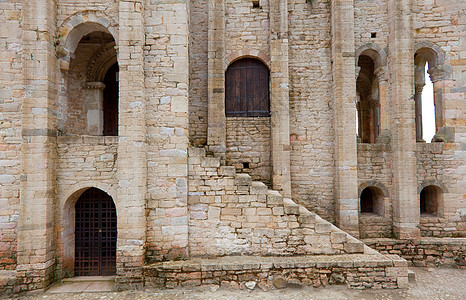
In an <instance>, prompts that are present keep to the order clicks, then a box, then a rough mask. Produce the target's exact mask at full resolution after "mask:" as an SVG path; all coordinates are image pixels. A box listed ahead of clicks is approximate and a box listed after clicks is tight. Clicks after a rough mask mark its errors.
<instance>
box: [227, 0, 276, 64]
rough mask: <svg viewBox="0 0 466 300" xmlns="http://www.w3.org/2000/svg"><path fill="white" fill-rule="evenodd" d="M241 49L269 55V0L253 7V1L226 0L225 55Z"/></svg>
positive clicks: (263, 0) (264, 0)
mask: <svg viewBox="0 0 466 300" xmlns="http://www.w3.org/2000/svg"><path fill="white" fill-rule="evenodd" d="M240 50H259V51H261V52H263V53H265V55H267V56H270V55H269V52H270V51H269V0H262V1H260V8H253V7H252V1H244V0H226V1H225V52H226V53H225V56H228V55H230V54H232V53H234V52H236V51H240Z"/></svg>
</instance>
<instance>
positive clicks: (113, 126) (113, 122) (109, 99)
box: [103, 64, 119, 135]
mask: <svg viewBox="0 0 466 300" xmlns="http://www.w3.org/2000/svg"><path fill="white" fill-rule="evenodd" d="M104 84H105V89H104V105H103V108H104V132H103V134H104V135H118V88H119V87H118V64H114V65H113V66H111V67H110V69H109V70H108V71H107V74H105V79H104Z"/></svg>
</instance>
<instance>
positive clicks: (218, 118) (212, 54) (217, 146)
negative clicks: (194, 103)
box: [207, 0, 226, 156]
mask: <svg viewBox="0 0 466 300" xmlns="http://www.w3.org/2000/svg"><path fill="white" fill-rule="evenodd" d="M208 39H209V41H208V87H207V89H208V92H207V93H208V112H207V116H208V117H207V118H208V125H207V126H208V128H207V144H208V145H209V150H210V151H213V152H214V153H218V154H220V155H221V156H224V154H225V151H226V116H225V70H224V68H223V66H224V63H225V3H224V0H209V28H208Z"/></svg>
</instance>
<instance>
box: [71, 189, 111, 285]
mask: <svg viewBox="0 0 466 300" xmlns="http://www.w3.org/2000/svg"><path fill="white" fill-rule="evenodd" d="M75 209H76V231H75V263H74V275H75V276H108V275H114V274H115V272H116V242H117V216H116V208H115V204H114V203H113V200H112V198H111V197H110V196H109V195H108V194H107V193H105V192H103V191H102V190H99V189H96V188H90V189H88V190H87V191H85V192H84V193H83V194H82V195H81V197H79V199H78V201H77V202H76V204H75Z"/></svg>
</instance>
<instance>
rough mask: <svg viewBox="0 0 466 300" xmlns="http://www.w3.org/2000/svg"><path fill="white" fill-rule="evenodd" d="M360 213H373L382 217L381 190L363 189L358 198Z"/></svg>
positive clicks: (375, 188) (372, 187)
mask: <svg viewBox="0 0 466 300" xmlns="http://www.w3.org/2000/svg"><path fill="white" fill-rule="evenodd" d="M360 211H361V213H373V214H377V215H380V216H383V213H384V196H383V192H382V190H380V189H379V188H377V187H375V186H370V187H367V188H365V189H364V190H363V191H362V192H361V197H360Z"/></svg>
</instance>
